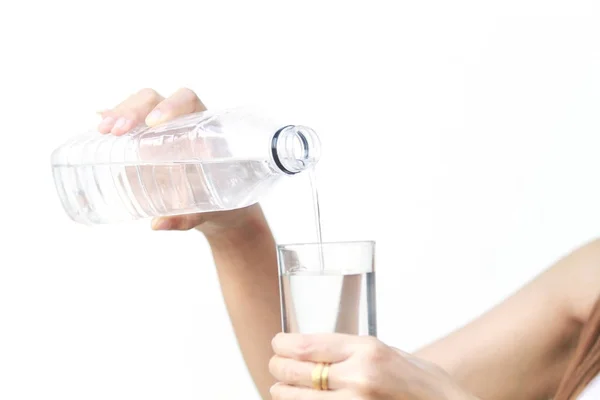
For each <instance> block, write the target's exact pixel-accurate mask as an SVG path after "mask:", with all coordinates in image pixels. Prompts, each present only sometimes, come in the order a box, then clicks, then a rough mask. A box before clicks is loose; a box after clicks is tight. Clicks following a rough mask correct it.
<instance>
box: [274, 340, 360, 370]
mask: <svg viewBox="0 0 600 400" xmlns="http://www.w3.org/2000/svg"><path fill="white" fill-rule="evenodd" d="M363 340H364V339H363V338H362V337H361V336H354V335H344V334H340V333H331V334H330V333H325V334H309V335H303V334H298V333H279V334H277V335H276V336H275V337H274V338H273V341H272V346H273V351H274V352H275V354H277V355H279V356H281V357H286V358H293V359H296V360H300V361H315V362H328V363H337V362H340V361H344V360H346V359H347V358H348V357H350V356H351V355H352V354H353V353H354V349H355V348H356V345H357V344H359V343H361V342H362V341H363Z"/></svg>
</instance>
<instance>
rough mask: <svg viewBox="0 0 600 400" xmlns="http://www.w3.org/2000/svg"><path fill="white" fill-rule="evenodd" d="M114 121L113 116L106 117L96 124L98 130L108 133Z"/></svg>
mask: <svg viewBox="0 0 600 400" xmlns="http://www.w3.org/2000/svg"><path fill="white" fill-rule="evenodd" d="M114 122H115V119H114V118H113V117H106V118H104V119H103V120H102V121H101V122H100V124H98V130H99V131H100V132H102V133H108V132H110V130H111V129H112V126H113V124H114Z"/></svg>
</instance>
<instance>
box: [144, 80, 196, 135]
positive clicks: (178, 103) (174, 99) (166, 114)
mask: <svg viewBox="0 0 600 400" xmlns="http://www.w3.org/2000/svg"><path fill="white" fill-rule="evenodd" d="M204 110H206V107H205V106H204V104H202V101H201V100H200V98H199V97H198V96H197V95H196V93H195V92H194V91H193V90H191V89H187V88H182V89H179V90H177V91H176V92H175V93H173V95H172V96H170V97H169V98H167V99H165V100H164V101H162V102H161V103H160V104H158V105H157V106H156V107H155V108H154V109H153V110H152V112H151V113H150V114H149V115H148V116H147V117H146V124H147V125H148V126H155V125H158V124H161V123H163V122H166V121H169V120H171V119H173V118H175V117H178V116H181V115H185V114H190V113H195V112H199V111H204Z"/></svg>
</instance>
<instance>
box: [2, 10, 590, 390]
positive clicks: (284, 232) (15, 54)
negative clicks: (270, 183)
mask: <svg viewBox="0 0 600 400" xmlns="http://www.w3.org/2000/svg"><path fill="white" fill-rule="evenodd" d="M594 3H595V2H594V1H593V0H589V1H568V2H567V1H563V2H560V1H548V0H546V1H541V0H540V1H523V0H520V1H502V2H483V1H475V0H473V1H464V0H463V1H452V2H450V1H441V0H440V1H419V2H394V1H388V2H377V1H369V2H366V1H365V2H355V1H336V2H334V1H323V0H321V1H306V0H304V1H295V2H289V1H271V2H266V1H239V2H232V1H224V0H218V1H217V0H214V1H200V0H198V1H188V2H183V1H168V2H162V1H161V2H151V1H113V0H106V1H102V2H90V1H79V2H75V1H65V0H55V1H39V0H38V1H31V2H16V1H15V2H3V3H2V5H1V6H0V22H1V23H0V37H1V39H0V40H1V41H2V63H1V64H0V80H1V86H0V87H1V91H2V92H1V95H2V96H1V97H0V103H1V110H2V113H1V116H2V124H1V127H2V132H1V133H2V142H1V143H2V144H1V145H0V160H1V162H2V165H3V168H2V169H0V177H1V180H0V182H1V183H0V185H1V186H0V192H1V194H2V195H1V197H0V204H1V207H2V208H1V212H2V214H3V216H2V224H1V225H0V226H1V231H2V239H1V241H0V249H1V254H2V257H1V258H0V398H1V399H6V400H17V399H36V400H37V399H54V398H57V399H61V400H68V399H78V400H79V399H113V400H117V399H145V400H150V399H178V400H185V399H198V398H206V399H253V398H257V395H256V394H255V391H254V387H253V385H252V382H251V380H250V378H249V375H248V374H247V372H246V369H245V366H244V364H243V362H242V359H241V357H240V353H239V350H238V348H237V344H236V342H235V338H234V336H233V334H232V330H231V326H230V323H229V320H228V318H227V315H226V312H225V308H224V305H223V302H222V298H221V293H220V289H219V286H218V282H217V279H216V275H215V270H214V265H213V261H212V258H211V256H210V253H209V249H208V247H207V245H206V243H205V241H204V239H203V237H202V236H201V235H200V234H199V233H197V232H193V231H192V232H183V233H180V232H164V233H163V232H161V233H157V232H152V231H150V229H149V223H148V222H147V221H144V222H140V223H134V224H128V225H124V226H103V227H92V228H89V227H83V226H79V225H77V224H75V223H73V222H71V221H70V220H68V219H67V217H66V216H65V214H64V213H63V211H62V209H61V206H60V203H59V202H58V197H57V196H56V193H55V190H54V187H53V182H52V175H51V169H50V163H49V161H50V153H51V151H52V150H53V149H54V148H55V147H56V146H58V145H59V144H60V143H61V142H62V141H64V140H66V139H67V138H69V137H71V136H72V135H74V134H77V133H79V132H81V131H83V130H87V129H89V128H93V127H94V126H95V124H96V123H97V122H98V119H97V116H96V115H95V111H97V110H99V109H102V108H106V107H110V106H112V105H114V104H116V103H117V102H119V101H121V100H122V99H124V98H125V97H126V96H128V95H129V94H130V93H132V92H134V91H137V90H139V89H141V88H143V87H152V88H155V89H157V90H159V91H160V92H161V93H163V94H164V95H168V94H169V93H171V92H172V91H174V90H176V89H177V88H179V87H182V86H187V87H190V88H193V89H194V90H196V91H197V93H199V94H200V96H201V98H202V99H203V100H204V102H205V104H206V105H207V106H208V107H209V108H222V107H229V106H237V105H241V104H256V105H258V106H260V107H264V108H266V109H269V110H271V112H273V113H275V114H279V113H280V114H281V115H289V116H290V117H291V122H292V123H301V124H306V125H310V126H312V127H314V128H315V129H317V131H318V132H319V134H320V135H321V138H322V141H323V160H322V163H321V165H320V184H319V185H320V191H321V197H322V212H323V229H324V239H325V240H342V239H352V240H359V239H374V240H376V241H377V271H378V277H377V285H378V287H377V290H378V319H379V334H380V338H381V339H382V340H384V341H385V342H387V343H389V344H392V345H394V346H397V347H401V348H403V349H405V350H407V351H411V350H414V349H415V348H417V347H419V346H422V345H424V344H426V343H428V342H430V341H432V340H434V339H435V338H437V337H440V336H441V335H444V334H446V333H448V332H449V331H451V330H453V329H455V328H456V327H458V326H460V325H462V324H463V323H465V322H467V321H468V320H470V319H472V318H474V317H476V316H477V315H479V314H480V313H481V312H484V311H485V310H487V309H489V308H490V307H491V306H492V305H494V304H496V303H497V302H498V301H500V300H501V299H503V298H504V297H506V296H507V295H509V294H510V293H512V292H513V291H514V290H515V289H517V288H518V287H520V286H521V285H523V284H524V283H525V282H526V281H528V280H529V279H531V278H532V277H533V276H535V275H536V274H537V273H538V272H540V271H541V270H543V269H545V268H547V267H548V266H549V265H550V264H551V263H553V262H554V261H556V260H557V258H559V257H561V256H562V255H564V254H565V253H567V252H568V251H570V250H572V249H573V248H574V247H576V246H579V245H581V244H582V243H583V242H585V241H587V240H590V239H592V238H594V237H596V236H597V235H598V233H599V232H600V207H599V205H600V190H599V186H600V182H599V179H598V178H599V177H600V157H599V156H598V155H599V153H600V135H599V133H600V118H598V115H600V114H599V112H600V23H598V21H599V17H600V10H599V6H598V3H597V2H596V4H594ZM308 190H309V189H308V183H307V181H306V177H298V178H292V179H291V180H290V181H288V182H285V183H283V184H282V185H281V186H280V187H279V188H278V189H277V190H275V191H274V192H272V194H271V195H270V196H269V197H268V198H266V199H265V201H264V205H265V209H266V212H267V215H268V218H269V220H270V221H271V223H272V226H273V229H274V230H275V234H276V236H277V240H278V241H279V242H281V243H283V242H289V241H302V240H314V235H313V232H314V227H313V226H312V225H311V224H310V221H311V219H310V218H311V215H312V214H311V212H312V210H311V203H310V192H309V191H308Z"/></svg>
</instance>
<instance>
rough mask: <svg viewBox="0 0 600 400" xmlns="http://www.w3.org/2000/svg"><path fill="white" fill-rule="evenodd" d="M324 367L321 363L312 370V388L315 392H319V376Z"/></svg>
mask: <svg viewBox="0 0 600 400" xmlns="http://www.w3.org/2000/svg"><path fill="white" fill-rule="evenodd" d="M324 367H325V365H324V364H323V363H318V364H317V365H315V367H314V368H313V370H312V386H313V389H315V390H321V375H322V373H323V368H324Z"/></svg>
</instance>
